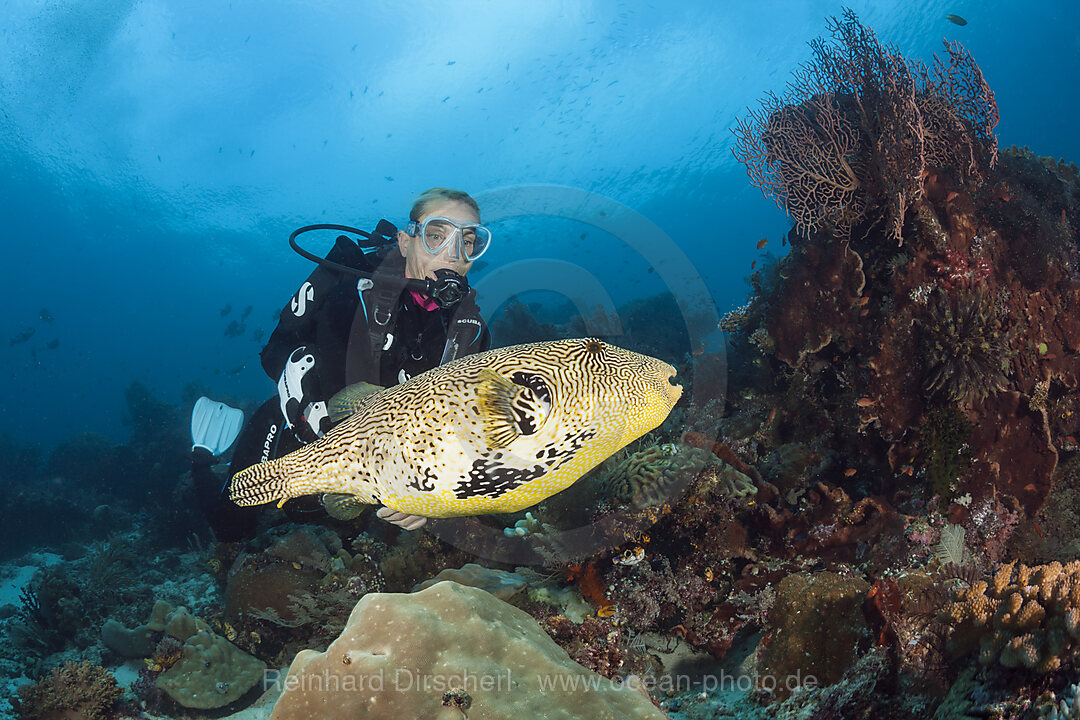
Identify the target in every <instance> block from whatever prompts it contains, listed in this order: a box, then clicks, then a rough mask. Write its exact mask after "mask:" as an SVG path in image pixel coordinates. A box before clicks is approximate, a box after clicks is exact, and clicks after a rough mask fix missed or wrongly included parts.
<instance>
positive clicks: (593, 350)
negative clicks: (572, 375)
mask: <svg viewBox="0 0 1080 720" xmlns="http://www.w3.org/2000/svg"><path fill="white" fill-rule="evenodd" d="M603 349H604V345H603V343H601V342H600V341H599V340H591V341H589V344H588V345H586V346H585V350H586V352H588V353H589V354H591V355H598V354H600V352H601V351H603Z"/></svg>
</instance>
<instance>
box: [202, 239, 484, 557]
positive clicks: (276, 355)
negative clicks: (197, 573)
mask: <svg viewBox="0 0 1080 720" xmlns="http://www.w3.org/2000/svg"><path fill="white" fill-rule="evenodd" d="M326 257H327V259H328V260H331V261H334V262H337V263H339V264H342V265H348V266H350V267H355V268H357V269H359V270H363V271H365V272H373V271H376V270H377V271H378V272H377V273H376V274H375V275H374V282H372V280H370V279H366V278H359V277H357V276H356V275H352V274H348V273H345V272H342V271H339V270H335V269H333V268H328V267H325V266H321V265H320V266H319V267H317V268H316V269H315V270H314V272H312V273H311V275H310V276H309V277H308V279H307V281H306V282H304V284H303V285H301V287H300V290H298V291H297V293H296V294H295V295H294V296H293V297H292V299H291V300H290V301H289V303H288V304H286V306H285V307H284V308H283V309H282V311H281V317H280V319H279V321H278V326H277V328H276V329H275V330H274V332H273V334H272V335H271V336H270V340H269V341H268V342H267V344H266V346H265V347H264V348H263V350H262V353H261V358H262V365H263V369H265V370H266V374H267V375H269V376H270V378H271V379H272V380H274V381H275V382H278V380H279V378H281V377H282V372H283V370H284V368H285V365H286V363H287V362H288V361H289V357H290V355H292V354H293V352H294V351H295V350H296V349H297V348H299V347H302V346H303V347H304V348H305V351H304V352H305V353H306V354H310V355H311V356H312V357H313V358H314V367H312V369H311V371H310V372H308V373H307V374H306V375H305V378H304V387H305V397H306V398H307V399H315V400H322V401H326V400H328V399H329V398H330V397H331V396H332V395H334V394H335V393H336V392H338V391H339V390H341V389H342V388H343V387H345V386H346V385H351V384H353V383H356V382H361V381H363V382H370V383H374V384H377V385H383V386H386V387H389V386H391V385H396V384H398V383H399V382H403V381H404V380H407V379H408V378H410V377H413V376H415V375H418V374H420V373H422V372H424V371H426V370H430V369H431V368H433V367H435V366H437V365H439V364H440V362H442V361H444V358H445V359H446V360H449V359H452V358H453V357H462V356H464V355H471V354H473V353H477V352H482V351H484V350H487V349H488V348H489V347H490V346H491V338H490V335H489V333H488V330H487V327H486V326H485V325H484V322H483V320H482V319H481V317H480V313H479V310H478V309H477V307H476V303H475V301H474V300H473V297H474V293H473V291H469V293H468V295H467V296H466V297H465V298H464V299H463V300H462V301H461V302H459V303H458V304H457V305H455V306H454V307H453V308H448V309H438V308H437V309H433V310H429V309H425V308H424V307H421V305H420V304H419V303H418V302H417V299H416V297H415V296H414V294H413V293H412V292H411V291H409V290H406V289H404V287H403V278H404V259H403V258H402V257H401V254H400V253H399V252H398V250H397V249H396V248H391V249H390V250H389V252H388V253H386V255H385V257H384V258H383V259H382V260H381V262H380V263H379V266H378V267H377V268H376V267H375V265H374V263H373V262H372V260H373V259H374V258H375V256H374V255H365V254H364V253H363V251H362V250H361V249H360V248H359V247H358V246H357V245H356V243H354V242H353V241H352V240H350V239H349V238H347V237H344V236H342V237H339V238H338V239H337V242H336V244H335V245H334V247H333V249H331V251H330V252H329V254H327V256H326ZM376 318H377V319H378V321H377V322H376ZM373 331H374V332H373ZM376 343H380V344H381V345H380V347H379V348H373V345H374V344H376ZM376 366H377V367H378V372H377V373H376V372H375V367H376ZM305 402H306V400H305ZM301 435H302V434H301ZM310 439H313V436H310V435H309V436H307V437H304V438H303V439H301V437H298V436H297V433H295V432H293V430H292V429H290V428H289V427H287V423H286V420H285V417H284V415H283V412H282V404H281V400H280V397H279V396H278V395H275V396H273V397H272V398H270V399H269V400H267V401H266V402H265V403H263V404H262V406H260V407H259V409H258V410H257V411H256V412H255V414H254V415H253V416H252V417H251V419H250V420H249V421H248V422H247V424H246V425H245V426H244V428H243V429H242V430H241V432H240V436H239V437H238V438H237V440H236V446H235V447H236V449H235V451H234V453H233V457H232V461H231V462H230V466H229V473H228V477H229V479H231V477H232V475H233V474H234V473H236V472H239V471H240V470H243V469H244V468H247V467H249V466H251V465H254V464H255V463H258V462H262V461H264V460H270V459H274V458H278V457H281V456H282V455H285V454H287V453H290V452H292V451H293V450H296V449H297V448H299V447H301V446H302V445H304V443H305V440H310ZM198 452H199V451H196V453H195V458H194V461H193V463H192V477H193V480H194V483H195V487H196V491H197V493H198V495H199V500H200V504H201V505H202V507H203V510H204V512H205V513H206V516H207V518H208V520H209V521H210V525H211V527H212V528H213V530H214V534H215V535H216V536H217V538H218V540H220V541H222V542H232V541H236V540H243V539H247V538H249V537H251V536H252V535H253V534H254V532H255V522H256V513H255V512H253V510H254V508H241V507H238V506H237V505H235V504H234V503H232V502H231V501H230V500H229V499H228V481H227V479H223V478H221V477H219V476H217V475H216V474H215V473H214V472H213V470H212V469H211V467H210V464H209V459H210V456H209V453H204V455H203V456H202V458H200V456H199V454H198ZM290 505H292V506H294V508H300V509H303V508H305V507H306V508H311V507H312V505H311V503H310V502H309V503H306V504H305V503H302V502H301V503H297V502H295V501H290V502H289V503H287V504H286V508H289V506H290Z"/></svg>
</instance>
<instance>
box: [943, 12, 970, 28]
mask: <svg viewBox="0 0 1080 720" xmlns="http://www.w3.org/2000/svg"><path fill="white" fill-rule="evenodd" d="M945 19H946V20H948V21H949V22H951V23H952V24H953V25H959V26H960V27H963V26H964V25H967V20H965V19H964V18H962V17H960V16H959V15H946V16H945Z"/></svg>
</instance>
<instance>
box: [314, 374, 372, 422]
mask: <svg viewBox="0 0 1080 720" xmlns="http://www.w3.org/2000/svg"><path fill="white" fill-rule="evenodd" d="M385 389H386V388H384V387H383V386H382V385H374V384H372V383H367V382H358V383H354V384H352V385H349V386H347V387H345V388H343V389H341V390H339V391H338V392H337V393H336V394H335V395H334V396H333V397H332V398H330V400H329V402H327V403H326V410H327V413H328V414H329V416H330V422H333V423H336V422H337V421H338V420H344V419H345V418H347V417H349V416H350V415H352V414H353V413H354V412H356V409H357V408H358V407H360V403H362V402H363V401H364V400H367V399H368V397H370V396H371V395H374V394H375V393H377V392H381V391H382V390H385Z"/></svg>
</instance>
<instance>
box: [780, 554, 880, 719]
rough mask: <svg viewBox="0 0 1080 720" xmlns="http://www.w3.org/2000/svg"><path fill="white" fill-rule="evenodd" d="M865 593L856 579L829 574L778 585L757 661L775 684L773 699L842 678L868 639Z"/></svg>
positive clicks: (800, 575) (792, 578)
mask: <svg viewBox="0 0 1080 720" xmlns="http://www.w3.org/2000/svg"><path fill="white" fill-rule="evenodd" d="M869 589H870V586H869V585H868V584H867V583H866V581H865V580H863V579H862V578H860V577H856V576H843V575H838V574H836V573H829V572H819V573H796V574H794V575H788V576H787V577H786V578H784V579H783V580H781V581H780V584H779V585H778V586H777V589H776V602H775V603H774V604H773V607H772V610H771V611H770V612H769V633H768V634H767V635H766V636H765V639H764V640H763V641H762V649H761V658H760V660H761V664H762V666H763V667H764V668H765V669H766V670H767V672H768V673H770V674H771V675H772V676H773V677H774V678H776V680H777V682H776V693H777V697H779V698H781V699H783V698H785V697H787V695H788V694H789V693H790V692H791V691H792V690H793V689H794V688H795V687H797V686H798V685H799V684H811V685H829V684H832V683H834V682H836V681H837V680H839V679H840V678H841V677H842V676H843V674H844V671H845V670H846V669H847V668H848V666H849V665H851V664H852V662H853V661H854V660H855V658H856V656H857V650H858V647H859V645H860V644H861V643H863V642H864V641H865V640H866V639H867V637H868V635H869V633H868V631H867V628H866V624H865V622H864V621H863V611H862V604H863V598H864V597H865V596H866V593H867V591H868V590H869ZM792 679H795V682H794V683H793V682H790V681H791V680H792Z"/></svg>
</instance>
